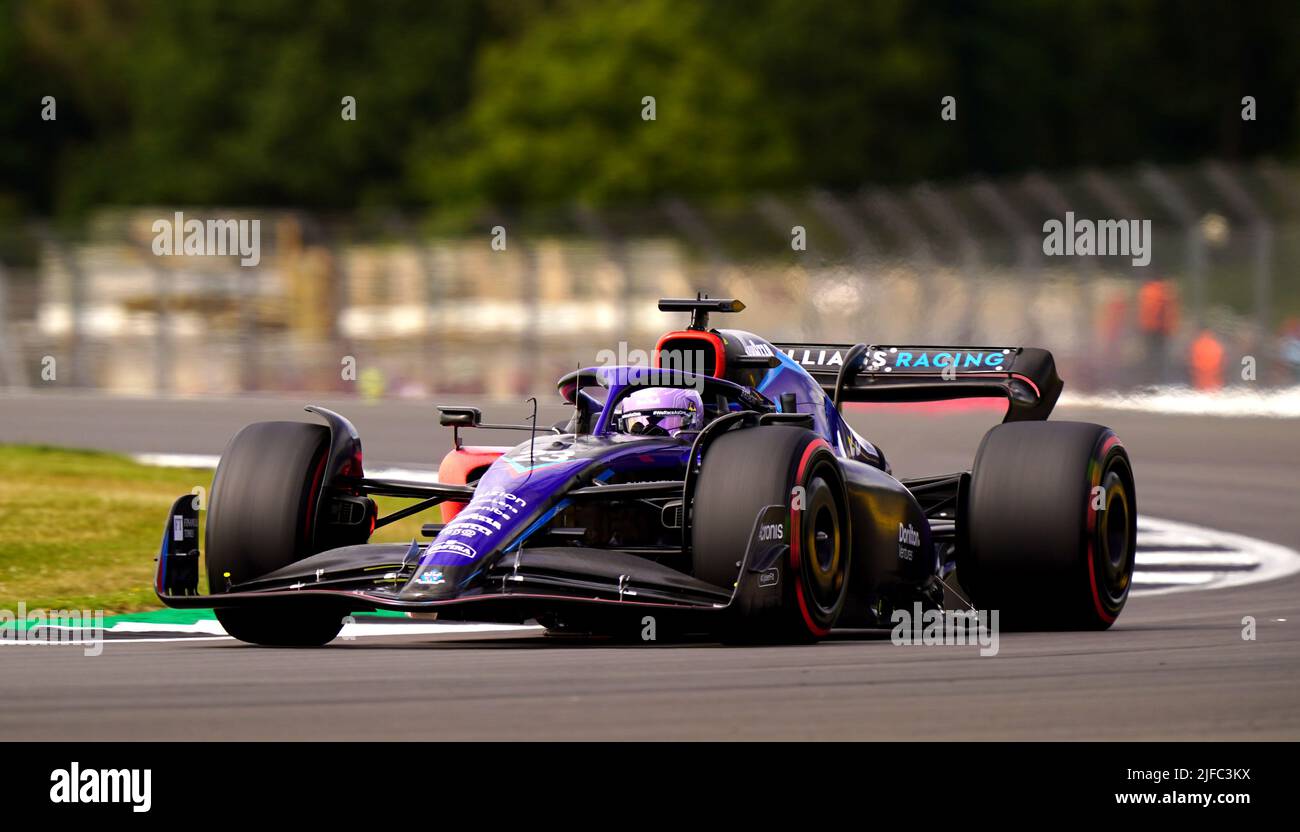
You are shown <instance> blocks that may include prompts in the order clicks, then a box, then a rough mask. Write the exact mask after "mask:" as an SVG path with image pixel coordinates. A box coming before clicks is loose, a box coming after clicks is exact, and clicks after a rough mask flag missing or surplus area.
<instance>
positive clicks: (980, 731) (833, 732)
mask: <svg viewBox="0 0 1300 832" xmlns="http://www.w3.org/2000/svg"><path fill="white" fill-rule="evenodd" d="M318 403H321V404H325V405H326V406H333V407H334V408H335V409H338V410H340V411H341V412H343V413H344V414H346V415H348V416H349V417H350V418H352V419H353V421H354V422H355V423H356V425H357V426H358V428H359V429H360V432H361V435H362V439H363V442H364V444H365V448H366V460H367V463H371V462H372V461H373V462H374V463H375V464H384V463H390V464H402V465H406V466H408V467H409V466H412V465H421V464H427V465H430V466H433V465H436V463H437V460H438V459H439V458H440V456H441V454H442V453H443V451H444V450H445V449H446V447H447V444H448V438H447V437H446V436H445V435H444V434H445V432H444V431H443V430H442V429H440V428H438V427H437V424H436V414H435V412H434V411H433V408H432V406H431V405H428V404H421V403H407V402H394V403H380V404H364V403H360V402H356V401H351V400H348V401H335V402H330V401H328V400H322V401H319V402H318ZM450 403H468V404H473V403H475V402H473V401H472V400H470V401H465V400H464V397H460V399H459V400H457V401H454V402H450ZM483 407H484V410H485V415H486V416H487V417H488V418H491V419H493V420H510V421H516V420H518V419H519V418H520V417H521V416H522V415H523V414H524V413H525V412H526V407H525V406H524V405H522V404H519V405H515V404H505V405H502V404H500V403H484V404H483ZM542 416H543V419H545V420H549V421H554V420H557V419H559V418H560V417H561V416H563V410H562V409H561V408H559V407H549V408H544V409H543V413H542ZM850 416H851V419H852V421H853V422H854V424H855V426H856V427H857V428H858V429H859V431H860V432H862V433H863V434H864V435H866V436H867V437H868V438H870V439H873V440H874V441H876V442H878V443H879V444H880V445H881V446H882V447H883V448H884V449H885V450H886V452H887V454H888V455H889V458H890V460H891V462H892V463H893V465H894V467H895V473H897V474H900V475H903V476H908V475H916V474H921V473H934V472H943V471H951V470H959V469H962V468H965V467H968V466H969V465H970V462H971V458H972V456H973V454H974V449H975V447H976V445H977V444H978V440H979V437H980V435H981V434H982V433H983V431H984V429H985V428H987V427H988V426H989V425H990V424H991V423H993V422H994V421H995V420H996V416H995V415H994V414H991V413H989V412H984V411H970V412H958V413H954V414H948V415H944V416H942V417H937V416H930V415H925V414H917V413H914V412H900V411H883V412H868V411H852V412H851V414H850ZM295 418H307V414H301V413H300V412H299V410H298V403H297V402H295V401H289V400H273V399H239V400H224V401H187V400H180V399H178V400H165V401H155V400H143V399H141V400H134V399H111V398H102V397H96V396H82V395H76V394H46V395H40V396H23V397H12V396H11V397H0V442H43V443H49V444H58V445H70V446H82V447H95V448H105V449H112V450H119V451H128V452H171V453H202V454H214V453H219V452H220V451H221V449H222V446H223V445H224V443H225V441H226V439H227V438H228V437H229V436H230V435H231V434H232V433H233V432H234V431H235V430H237V429H238V428H239V427H240V426H242V425H243V424H244V423H246V422H248V421H254V420H258V419H295ZM1056 418H1062V419H1078V420H1084V421H1096V422H1101V423H1103V424H1109V425H1111V426H1112V427H1114V428H1115V429H1116V431H1117V432H1118V433H1119V434H1120V436H1121V437H1122V438H1123V440H1124V442H1125V444H1126V445H1127V446H1128V448H1129V450H1130V452H1131V454H1132V456H1133V460H1134V466H1135V469H1136V476H1137V482H1138V500H1139V510H1140V511H1141V512H1143V513H1148V514H1151V515H1155V516H1159V517H1164V518H1169V519H1173V520H1182V521H1185V522H1190V523H1195V524H1199V525H1202V526H1210V527H1213V528H1216V529H1221V530H1225V531H1230V532H1237V533H1240V534H1246V535H1250V536H1253V537H1257V538H1260V539H1263V540H1268V541H1272V542H1276V543H1280V544H1283V545H1286V546H1290V547H1292V548H1296V549H1300V476H1298V475H1297V465H1298V464H1300V422H1297V421H1296V420H1276V419H1253V418H1209V417H1199V416H1165V415H1155V414H1147V413H1136V412H1103V411H1093V410H1081V409H1062V410H1060V411H1058V413H1057V414H1056ZM490 438H491V437H485V441H486V440H487V439H490ZM496 438H502V439H507V440H510V439H513V440H517V439H519V438H520V437H518V436H517V435H506V436H504V437H502V436H501V435H499V434H498V435H497V437H496ZM162 510H165V509H162ZM150 554H151V553H149V552H142V553H141V557H149V556H150ZM1244 616H1254V617H1255V619H1256V622H1257V626H1258V634H1257V639H1256V640H1254V641H1246V640H1243V639H1242V637H1241V632H1242V619H1243V617H1244ZM0 701H3V702H5V707H4V708H3V709H0V739H17V738H26V739H214V738H219V739H283V738H297V739H307V738H338V739H370V738H378V739H386V738H420V739H482V738H489V739H577V738H615V739H701V738H738V739H751V738H752V739H759V738H790V739H801V738H817V739H943V738H1009V739H1057V738H1077V739H1089V740H1106V739H1132V738H1163V739H1207V738H1214V739H1232V738H1243V739H1297V738H1300V576H1293V577H1290V578H1285V579H1282V580H1278V581H1273V582H1269V583H1263V584H1256V585H1251V586H1244V587H1237V588H1230V589H1219V590H1210V591H1200V592H1187V593H1179V594H1172V595H1163V596H1154V597H1142V598H1135V599H1133V600H1132V601H1131V602H1130V603H1129V606H1128V608H1127V609H1126V610H1125V612H1124V614H1123V615H1122V616H1121V617H1120V619H1119V621H1118V622H1117V624H1116V625H1115V626H1114V627H1113V628H1112V629H1111V630H1109V631H1107V632H1104V633H1067V634H1057V633H1003V634H1002V636H1001V642H1000V651H999V653H998V655H997V656H993V657H981V656H980V655H979V654H978V652H977V651H976V650H975V649H974V648H970V647H895V646H893V645H891V644H890V642H889V639H888V634H887V633H846V634H841V635H836V636H835V637H833V638H832V639H830V640H828V641H826V642H823V643H821V644H818V645H815V646H809V647H751V648H728V647H720V646H716V645H712V644H703V643H692V644H676V645H673V644H662V643H660V644H651V645H645V646H617V645H611V644H606V643H600V642H591V641H576V642H575V641H564V640H556V639H549V638H540V637H528V638H519V637H515V638H501V637H487V638H485V637H476V638H473V639H470V640H466V639H458V640H448V639H444V638H439V637H430V636H420V637H393V638H386V637H385V638H373V639H357V640H355V641H352V642H336V643H335V644H333V645H331V646H330V647H328V648H326V649H323V650H304V651H299V650H270V649H259V648H254V647H249V646H245V645H242V644H239V643H237V642H234V641H228V640H214V641H197V640H189V641H184V640H179V641H170V642H163V643H156V642H148V643H137V644H114V643H109V644H107V645H106V646H105V650H104V652H103V654H102V655H101V656H98V657H94V658H91V657H86V656H83V655H82V651H81V650H79V649H75V648H70V647H51V646H28V647H10V648H6V649H4V650H3V651H0Z"/></svg>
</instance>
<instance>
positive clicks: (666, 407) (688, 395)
mask: <svg viewBox="0 0 1300 832" xmlns="http://www.w3.org/2000/svg"><path fill="white" fill-rule="evenodd" d="M614 416H615V418H616V421H615V425H616V429H617V430H619V431H621V432H623V433H632V434H644V435H646V436H676V435H677V434H679V433H681V432H682V431H695V430H699V429H700V428H702V427H704V400H703V399H701V398H700V394H699V393H696V392H695V391H694V390H684V389H681V388H677V387H647V388H646V389H644V390H637V391H636V392H634V393H632V394H630V395H628V396H626V397H624V398H623V400H622V401H621V402H619V403H618V407H617V408H615V410H614Z"/></svg>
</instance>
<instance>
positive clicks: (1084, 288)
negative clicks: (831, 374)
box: [0, 162, 1300, 397]
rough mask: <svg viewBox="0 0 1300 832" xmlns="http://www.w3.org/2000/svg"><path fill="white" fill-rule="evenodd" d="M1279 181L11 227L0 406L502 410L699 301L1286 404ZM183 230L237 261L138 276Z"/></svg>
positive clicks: (1099, 382) (210, 212) (1099, 384)
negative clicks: (234, 404)
mask: <svg viewBox="0 0 1300 832" xmlns="http://www.w3.org/2000/svg"><path fill="white" fill-rule="evenodd" d="M1297 185H1300V169H1296V168H1290V167H1283V166H1281V165H1278V164H1274V163H1270V162H1260V163H1255V164H1250V165H1244V166H1229V165H1226V164H1220V163H1215V162H1210V163H1205V164H1201V165H1196V166H1189V167H1180V168H1156V167H1150V166H1147V167H1139V168H1136V169H1125V170H1112V171H1107V172H1100V171H1085V172H1082V173H1079V174H1075V175H1069V176H1052V177H1049V176H1044V175H1030V176H1026V177H1021V178H1017V179H1014V180H999V181H990V180H984V179H975V180H969V181H964V182H960V183H953V184H942V185H940V184H933V185H932V184H920V185H917V186H915V187H912V188H904V189H888V190H887V189H874V188H868V189H865V190H863V191H861V192H858V193H853V194H831V193H827V192H805V193H797V194H790V193H786V194H780V195H770V196H765V197H760V198H756V199H753V200H749V201H745V202H740V203H736V204H729V205H704V204H698V203H691V202H688V201H685V200H680V199H668V200H664V201H662V202H660V203H658V204H655V205H642V206H636V207H622V208H618V209H608V208H602V209H592V208H584V207H571V206H566V207H562V208H559V209H555V210H550V211H546V212H530V213H529V214H528V215H518V216H516V215H511V214H510V213H509V212H508V211H502V212H501V213H499V214H496V215H493V216H488V217H484V218H482V221H481V222H480V223H479V225H478V226H477V228H478V230H476V231H471V232H469V233H459V234H455V235H448V234H442V233H434V232H431V231H429V230H428V229H429V228H430V226H429V225H428V224H427V223H425V222H424V221H423V220H422V219H417V218H415V217H401V216H392V217H388V218H385V219H383V220H382V221H374V220H366V221H361V220H357V219H340V218H333V217H323V216H317V215H313V214H311V213H307V212H295V211H263V210H260V209H259V210H240V209H237V208H224V207H201V206H190V205H185V206H171V205H168V206H158V207H156V208H152V209H150V208H130V209H120V210H104V211H100V212H98V213H97V214H95V215H94V216H93V218H92V219H91V220H90V221H89V222H87V223H86V224H85V225H84V226H83V227H82V228H80V229H78V230H76V231H75V232H70V231H69V230H68V229H66V228H61V227H60V228H56V227H55V226H54V225H52V224H50V223H42V222H32V223H30V224H29V225H28V226H27V227H25V228H23V229H21V234H22V235H23V237H24V238H25V239H26V240H28V241H30V243H29V246H28V248H29V250H30V251H31V252H33V253H32V254H31V255H30V256H29V257H27V258H26V261H24V258H22V257H17V256H13V255H12V253H6V252H4V251H0V255H3V256H0V387H10V388H20V389H21V388H29V389H39V388H42V387H45V386H47V385H56V386H58V387H60V388H67V387H73V388H97V389H101V390H104V391H109V392H114V393H124V394H178V395H209V394H213V395H215V394H237V393H276V392H299V391H331V392H358V393H361V394H364V395H372V396H380V395H382V396H422V395H425V394H431V393H442V394H446V393H456V392H463V393H476V394H487V395H493V396H502V397H506V396H509V397H515V396H518V395H520V394H522V393H525V392H526V391H529V392H536V391H538V390H539V389H541V388H543V387H544V386H545V382H546V380H549V379H551V378H555V377H558V376H559V375H560V374H562V373H563V372H565V371H567V370H570V369H573V368H574V367H576V366H579V365H591V364H595V363H597V359H596V356H597V353H598V352H599V351H600V350H602V349H609V348H615V349H616V348H617V346H618V344H619V343H620V342H622V341H626V342H627V344H628V349H643V350H648V349H650V347H652V346H653V343H654V339H655V338H656V336H657V335H659V334H660V333H661V332H662V331H663V330H665V329H666V328H668V327H669V326H671V325H673V324H674V323H675V322H673V321H670V320H668V319H666V317H665V316H664V315H662V314H661V313H659V312H658V311H656V309H655V303H654V301H655V299H656V298H658V297H661V296H665V295H688V294H693V293H694V292H695V291H697V290H704V291H707V292H708V293H709V294H712V295H715V296H735V297H740V298H742V299H744V300H745V302H746V303H747V305H748V309H747V310H746V312H745V313H744V314H743V315H742V316H740V317H739V318H738V319H737V320H736V321H735V325H738V326H743V327H745V328H747V329H753V330H756V331H760V332H763V333H765V334H770V335H771V336H773V337H774V338H780V339H787V340H803V341H833V342H855V341H870V342H872V343H880V344H888V343H892V342H907V343H968V344H972V345H976V344H997V345H1003V344H1033V345H1041V346H1045V347H1047V348H1049V349H1051V350H1053V352H1054V353H1055V354H1056V356H1057V360H1058V362H1059V363H1060V365H1061V366H1062V374H1063V375H1064V377H1065V378H1067V379H1069V381H1070V385H1071V389H1073V390H1084V391H1095V390H1102V389H1130V388H1133V387H1136V386H1141V385H1149V384H1180V383H1192V382H1197V383H1200V384H1207V383H1209V384H1227V385H1234V384H1243V383H1246V382H1245V381H1243V380H1242V378H1241V375H1242V374H1241V369H1240V368H1241V366H1242V359H1243V358H1244V357H1247V356H1249V357H1250V358H1252V359H1253V363H1254V365H1255V372H1256V374H1257V383H1258V384H1260V385H1284V384H1294V383H1296V381H1297V373H1298V372H1300V325H1298V324H1297V319H1300V277H1297V272H1298V271H1300V268H1298V267H1300V188H1298V187H1297ZM179 210H184V211H185V213H186V215H187V216H196V217H222V218H231V217H235V218H255V219H260V220H261V228H262V233H261V241H262V256H261V262H260V264H259V265H258V266H257V267H255V268H242V267H240V265H239V258H238V256H231V257H193V256H190V257H187V256H155V255H154V254H153V252H152V250H151V245H150V244H151V241H152V239H153V236H154V235H153V232H152V231H151V226H152V223H153V222H154V221H155V220H157V219H158V218H160V217H169V216H171V214H172V212H173V211H179ZM1066 211H1073V212H1074V213H1075V214H1076V215H1078V216H1084V217H1091V218H1123V219H1150V220H1151V221H1152V226H1153V232H1154V239H1153V241H1152V258H1151V262H1150V265H1148V266H1146V267H1144V268H1143V267H1136V266H1133V265H1132V263H1131V262H1130V259H1129V258H1127V257H1080V256H1075V257H1048V256H1045V255H1044V253H1043V236H1044V235H1043V223H1044V221H1046V220H1048V219H1051V218H1060V217H1061V216H1063V215H1064V214H1065V212H1066ZM497 226H500V227H501V228H504V229H505V237H504V239H505V247H504V250H497V249H496V248H494V247H493V245H492V242H493V239H494V237H493V233H492V229H493V228H494V227H497ZM796 226H800V227H802V228H803V229H804V231H805V233H806V240H807V246H806V250H802V251H800V250H794V249H793V248H792V245H791V241H792V238H793V234H794V229H795V227H796ZM11 248H12V247H11ZM5 261H8V262H5ZM1157 283H1158V284H1159V285H1156V284H1157ZM1150 298H1156V300H1155V301H1151V300H1150ZM1152 303H1159V304H1163V306H1161V307H1160V308H1159V309H1158V310H1156V311H1155V312H1153V311H1152V309H1150V308H1144V304H1146V306H1148V307H1149V306H1150V305H1151V304H1152ZM1152 321H1155V323H1152ZM1207 337H1208V338H1209V339H1211V341H1212V342H1213V343H1209V344H1208V345H1207V341H1206V340H1205V339H1206V338H1207ZM1198 339H1199V340H1198ZM1214 344H1217V345H1218V346H1219V347H1220V349H1219V350H1218V351H1217V352H1216V350H1215V349H1214ZM1193 356H1201V357H1202V358H1201V359H1200V360H1202V361H1204V360H1217V361H1221V363H1222V366H1221V367H1220V368H1218V369H1219V372H1218V373H1217V374H1216V373H1215V372H1210V370H1213V369H1214V368H1206V367H1203V366H1202V367H1197V366H1193V364H1192V363H1191V362H1192V357H1193ZM1205 356H1210V357H1211V358H1210V359H1205V358H1204V357H1205ZM1216 356H1217V357H1216ZM50 359H53V361H52V362H51V360H50ZM349 362H352V363H351V364H350V363H349ZM50 367H54V368H56V369H55V371H54V372H50V369H49V368H50ZM350 367H354V368H355V374H354V375H353V374H350V373H349V368H350ZM51 375H52V376H53V378H51V377H50V376H51ZM1206 379H1209V380H1210V381H1209V382H1206V381H1205V380H1206Z"/></svg>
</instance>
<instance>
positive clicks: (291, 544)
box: [204, 422, 346, 646]
mask: <svg viewBox="0 0 1300 832" xmlns="http://www.w3.org/2000/svg"><path fill="white" fill-rule="evenodd" d="M328 444H329V431H328V430H327V429H326V428H324V427H322V426H320V425H312V424H307V423H304V422H258V423H255V424H252V425H249V426H248V427H246V428H244V429H243V430H241V431H240V432H239V433H237V434H235V437H234V438H233V439H231V440H230V444H229V445H227V446H226V450H225V452H224V453H223V454H222V456H221V462H220V464H219V465H218V466H217V472H216V475H215V476H214V477H213V480H212V493H211V496H210V499H209V506H208V518H207V531H206V535H205V540H204V549H205V551H206V557H207V568H208V587H209V592H210V593H212V595H213V596H214V605H215V606H216V615H217V620H218V621H220V622H221V624H222V626H223V627H225V628H226V631H227V632H229V633H230V634H231V635H232V636H234V637H235V638H238V639H240V640H241V641H248V642H252V643H254V644H265V645H274V646H319V645H321V644H325V643H326V642H328V641H330V640H331V639H333V638H334V637H335V636H336V635H338V632H339V630H340V629H341V628H342V626H343V623H342V621H343V616H344V615H345V614H346V610H339V609H338V608H337V607H335V606H333V605H328V604H326V605H320V604H294V605H289V606H280V605H277V606H276V607H275V608H274V609H263V608H252V607H240V608H235V607H221V606H220V603H219V600H218V599H219V597H220V595H221V594H222V593H224V592H227V591H229V590H230V589H231V588H233V587H237V586H238V585H239V584H240V583H243V582H245V581H249V580H252V579H254V578H257V577H260V576H262V575H265V574H267V573H269V572H273V571H275V570H276V569H280V568H282V567H285V566H288V565H289V564H291V563H293V562H295V561H298V560H301V559H302V558H304V557H307V556H308V555H311V554H314V553H315V552H317V551H319V549H318V548H317V546H316V534H315V527H316V524H317V520H318V511H317V509H318V505H317V503H318V501H319V498H320V490H321V488H320V487H321V479H322V477H323V476H324V471H325V463H326V452H327V448H328Z"/></svg>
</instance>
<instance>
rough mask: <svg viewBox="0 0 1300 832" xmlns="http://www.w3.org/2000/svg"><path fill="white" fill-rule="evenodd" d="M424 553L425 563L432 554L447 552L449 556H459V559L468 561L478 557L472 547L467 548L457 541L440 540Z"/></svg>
mask: <svg viewBox="0 0 1300 832" xmlns="http://www.w3.org/2000/svg"><path fill="white" fill-rule="evenodd" d="M424 551H425V561H427V560H428V556H429V555H432V554H433V553H434V552H449V553H450V554H453V555H460V556H461V557H463V558H469V559H470V560H473V559H474V558H476V557H478V552H477V551H476V550H475V549H474V547H473V546H467V545H465V544H464V543H461V542H460V541H459V540H440V541H438V542H437V543H434V544H432V545H431V546H429V548H428V549H425V550H424Z"/></svg>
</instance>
